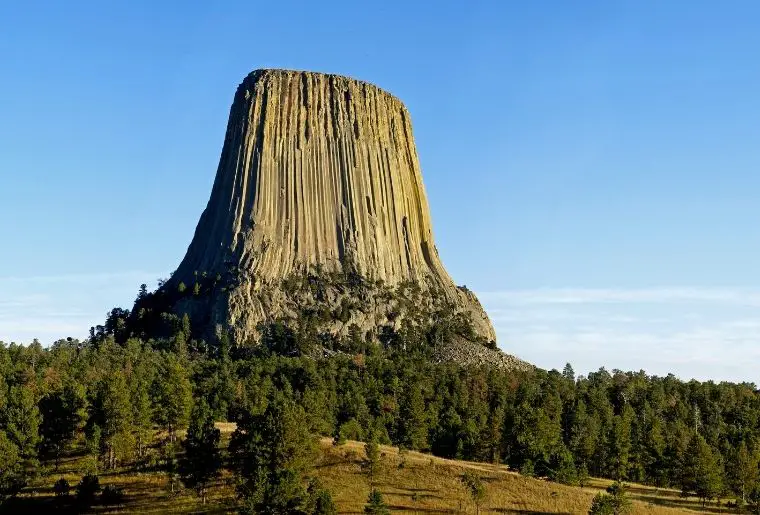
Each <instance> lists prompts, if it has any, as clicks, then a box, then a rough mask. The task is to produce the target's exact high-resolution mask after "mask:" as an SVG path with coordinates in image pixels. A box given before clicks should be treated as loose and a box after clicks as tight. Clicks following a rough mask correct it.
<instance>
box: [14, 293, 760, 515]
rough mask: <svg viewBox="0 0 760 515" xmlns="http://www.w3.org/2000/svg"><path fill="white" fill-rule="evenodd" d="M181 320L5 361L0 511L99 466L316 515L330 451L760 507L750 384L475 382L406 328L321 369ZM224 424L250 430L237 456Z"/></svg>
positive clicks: (487, 372)
mask: <svg viewBox="0 0 760 515" xmlns="http://www.w3.org/2000/svg"><path fill="white" fill-rule="evenodd" d="M141 295H144V292H141ZM173 317H174V318H171V320H170V321H171V324H169V325H167V326H165V327H164V329H162V334H161V335H160V337H155V338H151V337H149V336H150V335H146V334H142V335H141V336H140V337H135V336H131V335H132V334H133V333H134V331H130V329H129V327H128V322H127V320H128V318H129V312H126V311H117V310H114V311H112V312H111V314H109V317H108V321H107V322H106V325H105V326H103V327H99V328H98V329H96V330H93V331H92V333H91V337H90V338H89V339H88V340H86V341H78V340H74V339H71V338H69V339H65V340H60V341H57V342H55V343H54V344H53V345H51V346H50V347H47V348H44V347H42V346H41V345H40V344H39V342H36V341H35V342H33V343H32V344H30V345H26V346H24V345H17V344H10V345H6V344H2V343H0V495H3V496H6V497H8V496H12V495H13V494H14V493H17V492H18V491H19V490H20V489H21V488H23V486H24V484H25V483H26V482H27V481H28V478H29V477H30V476H33V475H34V474H35V473H37V472H36V471H39V470H40V469H41V467H42V465H45V466H47V467H49V468H52V470H53V473H54V471H55V469H56V468H57V465H58V463H59V462H60V460H61V458H62V457H63V456H65V455H67V453H71V452H74V451H75V450H76V451H81V450H82V449H84V452H86V454H87V455H88V456H89V457H90V461H89V463H88V465H87V467H86V468H87V470H82V473H83V475H84V474H91V475H96V474H97V473H98V471H102V470H108V469H114V468H116V467H118V466H122V465H125V464H129V465H130V466H134V467H137V468H146V469H148V468H152V469H159V470H164V471H166V473H167V474H170V475H171V476H172V477H176V478H178V479H181V480H182V481H183V483H185V484H186V485H187V486H190V487H192V488H195V489H196V490H197V491H198V493H199V495H200V496H201V497H202V498H203V499H205V495H206V489H207V487H208V485H209V484H210V482H211V481H213V479H214V478H215V477H217V475H218V473H219V470H220V469H221V468H222V467H227V468H230V469H231V470H234V471H235V473H236V474H237V476H238V478H239V485H238V493H239V495H240V499H241V505H242V506H243V507H244V509H247V510H248V511H250V512H256V511H257V509H259V508H261V506H266V505H276V504H277V503H280V505H281V509H282V512H283V513H286V512H289V511H288V510H295V509H296V507H298V509H303V510H307V508H306V507H307V506H310V507H311V508H309V509H316V508H314V506H317V504H319V505H320V506H322V505H324V506H329V505H330V502H328V500H329V493H327V492H325V491H324V490H323V489H321V487H319V485H317V484H311V485H309V481H308V473H307V471H308V468H309V464H310V463H313V460H314V454H315V445H314V436H315V435H322V436H330V437H332V438H333V439H334V440H335V442H336V443H340V442H342V441H345V440H347V439H353V440H363V441H367V440H369V439H371V440H372V441H376V442H378V443H383V444H392V445H395V446H399V447H400V448H403V449H410V450H419V451H426V452H431V453H433V454H435V455H438V456H442V457H446V458H458V459H466V460H479V461H487V462H494V463H504V464H507V465H509V466H510V467H511V468H513V469H514V470H518V471H520V472H521V473H522V474H525V475H534V476H539V477H546V478H549V479H551V480H553V481H558V482H562V483H567V484H581V485H582V484H584V482H585V481H586V479H587V478H588V477H589V476H596V477H603V478H610V479H613V480H620V481H632V482H640V483H645V484H650V485H656V486H659V487H675V488H679V489H681V490H682V491H683V493H684V494H688V495H696V496H698V497H700V498H701V499H703V500H704V501H706V500H709V499H712V498H715V497H718V496H721V497H725V496H733V497H735V498H736V499H738V500H739V502H741V503H749V504H750V505H751V506H754V507H756V508H757V507H760V395H759V394H758V392H757V391H756V388H755V385H753V384H749V383H740V384H736V383H727V382H722V383H713V382H710V381H708V382H698V381H688V382H685V381H681V380H679V379H678V378H676V377H674V376H673V375H668V376H666V377H657V376H650V375H647V374H646V373H645V372H643V371H640V372H623V371H619V370H612V371H607V370H606V369H604V368H602V369H600V370H598V371H596V372H591V373H589V374H588V375H585V376H583V375H580V376H578V375H576V374H575V372H574V371H573V369H572V367H571V366H570V365H567V366H566V367H565V368H564V370H562V371H557V370H551V371H543V370H539V369H536V370H531V371H502V370H497V369H494V368H488V367H481V368H463V367H460V366H457V365H455V364H446V363H435V362H434V361H433V360H432V359H431V344H430V342H431V338H430V337H429V334H424V333H420V332H419V331H415V330H414V329H413V328H409V327H406V328H402V330H400V331H393V332H388V331H386V332H384V333H383V335H384V337H383V338H382V339H381V340H380V342H379V343H374V344H372V343H369V342H367V341H364V340H361V338H359V337H358V336H357V337H354V338H353V340H354V341H352V342H349V345H348V346H347V347H343V348H344V349H350V352H349V351H345V352H333V353H331V356H330V357H329V358H315V357H313V356H311V355H309V353H308V352H304V350H305V349H308V348H310V346H312V345H315V344H316V343H315V342H312V341H311V340H309V338H310V335H309V334H308V333H301V332H299V331H298V330H294V329H292V328H291V327H289V326H287V325H286V324H282V323H277V324H273V325H272V326H270V327H268V328H264V330H263V331H262V340H261V342H260V345H258V346H254V347H243V348H238V347H233V346H231V345H230V344H229V343H228V341H227V340H226V339H224V338H222V339H220V340H219V341H217V342H215V343H214V344H213V345H209V344H206V343H205V342H202V341H197V340H195V339H194V338H193V332H192V330H191V328H190V323H189V320H187V317H186V316H185V317H182V318H180V317H177V316H174V315H173ZM158 318H162V317H157V316H154V317H153V319H154V320H155V319H158ZM163 318H167V317H163ZM312 336H313V335H312ZM444 336H445V335H444ZM435 339H436V340H440V339H441V335H440V334H436V335H435ZM333 348H336V349H340V348H341V347H340V346H339V345H334V346H333ZM294 349H295V350H298V351H299V352H295V353H294V352H293V350H294ZM215 421H230V422H235V423H236V424H237V430H236V432H235V433H234V434H233V436H232V440H231V442H230V446H229V454H228V455H226V456H223V455H222V453H221V451H220V449H219V431H218V429H216V428H215V427H214V422H215ZM157 430H160V433H161V435H163V440H162V442H161V445H159V446H156V445H152V443H153V440H152V439H153V435H154V434H155V432H156V431H157ZM185 430H186V435H185V436H184V438H179V437H178V435H179V433H180V431H185ZM273 435H274V436H273ZM178 457H180V458H181V459H178ZM83 481H84V479H83ZM89 481H90V482H92V480H89ZM88 485H89V483H88V484H86V485H84V486H85V487H87V488H91V485H89V486H88ZM80 486H81V485H80ZM87 488H84V490H87ZM61 490H66V487H65V485H61ZM112 494H113V493H112ZM319 499H322V501H319ZM320 503H321V504H320ZM325 509H328V508H325ZM290 512H293V511H290ZM304 513H309V511H304Z"/></svg>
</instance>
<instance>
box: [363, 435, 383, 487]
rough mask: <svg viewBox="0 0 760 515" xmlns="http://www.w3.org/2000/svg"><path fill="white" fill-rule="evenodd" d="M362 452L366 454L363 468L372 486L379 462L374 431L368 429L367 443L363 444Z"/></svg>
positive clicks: (378, 451)
mask: <svg viewBox="0 0 760 515" xmlns="http://www.w3.org/2000/svg"><path fill="white" fill-rule="evenodd" d="M364 453H365V454H366V456H367V459H366V460H365V462H364V470H366V471H367V475H368V476H369V484H370V485H371V486H374V484H375V472H376V471H377V467H378V464H379V462H380V447H379V446H378V445H377V437H376V436H375V432H374V431H370V434H369V438H368V439H367V443H365V444H364Z"/></svg>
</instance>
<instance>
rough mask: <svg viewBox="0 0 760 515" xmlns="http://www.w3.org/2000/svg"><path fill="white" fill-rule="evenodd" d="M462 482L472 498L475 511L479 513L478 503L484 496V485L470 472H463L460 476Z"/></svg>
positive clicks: (479, 503) (480, 502)
mask: <svg viewBox="0 0 760 515" xmlns="http://www.w3.org/2000/svg"><path fill="white" fill-rule="evenodd" d="M462 483H464V486H465V488H467V492H468V493H469V494H470V497H471V498H472V502H474V503H475V513H477V514H479V513H480V505H481V504H483V501H484V500H485V498H486V487H485V485H484V484H483V481H482V480H481V479H480V477H479V476H477V475H475V474H473V473H472V472H465V473H464V475H463V476H462Z"/></svg>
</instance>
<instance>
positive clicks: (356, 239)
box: [167, 70, 495, 341]
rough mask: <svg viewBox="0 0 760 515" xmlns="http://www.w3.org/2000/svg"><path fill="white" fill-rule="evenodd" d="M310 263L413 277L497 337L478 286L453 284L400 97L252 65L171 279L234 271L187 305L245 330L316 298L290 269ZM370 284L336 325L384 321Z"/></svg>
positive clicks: (382, 280)
mask: <svg viewBox="0 0 760 515" xmlns="http://www.w3.org/2000/svg"><path fill="white" fill-rule="evenodd" d="M315 269H319V270H320V271H322V272H324V273H326V274H328V275H329V274H335V273H346V272H349V271H350V272H352V273H355V274H356V275H358V276H359V277H361V278H363V279H364V280H366V281H367V282H368V283H369V284H372V285H381V286H382V287H381V288H380V289H383V288H385V289H387V288H391V289H392V288H396V287H398V286H399V285H402V284H407V283H411V284H416V285H418V286H419V288H420V289H421V291H422V292H427V293H425V294H426V295H428V297H431V298H430V299H428V300H430V303H431V305H433V304H436V303H437V302H439V301H444V300H445V301H446V302H448V303H451V304H452V305H454V306H455V307H456V308H457V309H458V310H460V311H464V312H467V313H468V314H470V316H471V318H472V321H473V324H474V328H475V330H476V332H477V334H478V335H480V336H481V337H482V338H484V339H487V340H489V341H494V340H495V334H494V331H493V328H492V326H491V324H490V321H489V320H488V317H487V315H486V314H485V312H484V311H483V309H482V307H481V306H480V304H479V302H478V301H477V299H476V298H475V296H474V295H473V294H472V293H471V292H469V291H467V290H464V289H460V288H457V287H456V286H455V284H454V282H453V281H452V280H451V278H450V277H449V275H448V274H447V272H446V270H445V269H444V267H443V264H442V263H441V260H440V258H439V256H438V251H437V249H436V248H435V244H434V240H433V230H432V225H431V220H430V211H429V208H428V203H427V198H426V196H425V188H424V187H423V184H422V175H421V171H420V165H419V161H418V157H417V151H416V148H415V144H414V138H413V136H412V124H411V119H410V116H409V113H408V111H407V110H406V108H405V107H404V105H403V104H402V103H401V101H399V100H398V99H397V98H395V97H394V96H392V95H390V94H388V93H386V92H384V91H383V90H381V89H379V88H377V87H376V86H373V85H371V84H368V83H366V82H361V81H358V80H354V79H350V78H347V77H342V76H338V75H327V74H321V73H311V72H297V71H285V70H257V71H255V72H253V73H251V74H250V75H248V77H246V78H245V80H244V81H243V82H242V84H240V86H239V87H238V90H237V92H236V94H235V99H234V102H233V104H232V108H231V110H230V117H229V122H228V125H227V133H226V135H225V139H224V146H223V149H222V155H221V158H220V160H219V167H218V169H217V174H216V180H215V182H214V186H213V190H212V192H211V198H210V200H209V202H208V205H207V207H206V209H205V211H204V212H203V214H202V216H201V218H200V222H199V223H198V226H197V228H196V231H195V236H194V237H193V240H192V243H191V244H190V247H189V248H188V251H187V254H186V255H185V258H184V259H183V260H182V263H181V264H180V266H179V268H178V269H177V271H176V272H175V273H174V274H173V276H172V279H171V280H170V281H169V282H168V283H167V287H173V286H176V285H177V284H179V283H180V282H184V283H185V284H192V283H193V282H194V280H195V278H196V277H197V275H196V272H198V273H201V272H205V273H206V274H208V275H209V276H216V275H217V274H218V275H220V276H223V277H228V278H231V279H230V286H229V287H228V288H226V289H225V292H224V293H223V294H216V295H215V298H213V299H210V300H209V301H208V302H206V303H205V304H201V305H199V304H198V303H197V302H196V303H195V304H194V305H191V304H192V303H185V310H187V311H191V312H199V311H203V310H210V312H209V313H207V314H206V315H205V316H207V317H208V318H209V321H210V323H213V324H216V325H217V326H218V327H219V328H222V329H225V328H226V329H230V330H232V331H233V333H234V335H235V338H236V339H238V340H246V339H250V338H251V337H252V336H254V335H255V334H256V327H257V325H258V324H259V323H261V322H264V321H266V320H271V319H274V318H277V317H279V316H282V315H292V314H293V313H292V311H293V310H294V309H295V308H294V306H296V305H302V304H303V302H302V301H304V302H308V299H307V300H304V299H300V300H299V299H294V298H292V297H293V294H291V293H288V292H285V291H284V290H283V288H282V282H283V280H285V279H287V278H289V277H294V276H300V275H304V274H306V273H307V272H309V271H312V270H315ZM328 289H329V293H330V295H331V296H332V299H330V300H325V299H322V300H320V302H325V303H327V304H328V305H329V306H330V307H331V308H332V307H334V306H335V303H336V302H341V301H342V299H343V297H346V296H347V295H348V296H350V293H346V292H343V293H341V289H340V288H328ZM367 291H368V297H367V298H364V299H359V300H360V301H361V304H362V306H361V307H362V308H363V309H355V310H353V311H352V312H351V314H350V321H349V322H348V323H339V324H332V325H331V326H330V327H331V329H330V330H331V331H333V332H336V333H345V329H346V327H347V326H348V324H349V323H356V324H357V325H359V326H360V327H362V328H363V329H365V330H370V329H371V327H372V326H375V327H376V326H377V325H378V324H385V323H388V322H389V320H390V319H389V317H388V309H389V308H388V306H387V305H384V303H383V302H382V301H381V300H379V299H378V298H377V296H378V292H379V291H380V290H379V289H378V288H371V289H369V290H367ZM433 295H436V296H442V298H439V299H435V298H432V296H433ZM312 301H313V302H312V303H316V302H317V301H316V300H315V299H312ZM401 315H402V316H403V313H402V314H401Z"/></svg>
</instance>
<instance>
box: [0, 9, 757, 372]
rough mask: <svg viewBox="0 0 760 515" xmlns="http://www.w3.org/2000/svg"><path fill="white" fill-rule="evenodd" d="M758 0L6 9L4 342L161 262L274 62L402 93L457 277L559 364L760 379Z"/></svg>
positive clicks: (525, 352) (176, 251)
mask: <svg viewBox="0 0 760 515" xmlns="http://www.w3.org/2000/svg"><path fill="white" fill-rule="evenodd" d="M759 25H760V2H756V1H740V0H732V1H730V2H715V1H696V0H690V1H676V0H672V1H668V2H663V1H661V0H657V1H654V0H652V1H642V0H636V1H634V0H632V1H612V2H611V1H608V0H599V1H578V2H566V1H563V0H553V1H549V0H545V1H535V2H517V1H503V0H500V1H492V2H477V1H469V2H446V1H437V2H409V1H390V0H389V1H384V2H375V3H372V4H371V5H370V4H367V3H364V2H341V1H332V2H301V3H299V2H281V3H278V2H253V1H247V2H206V1H203V2H201V1H197V2H196V1H187V0H185V1H183V2H168V1H163V2H154V1H130V2H122V1H114V2H102V1H98V2H96V1H92V2H83V1H76V0H72V1H70V2H58V1H50V2H39V1H34V0H29V1H24V2H2V3H0V178H1V182H0V340H5V341H6V342H8V341H20V342H28V341H29V340H30V339H31V338H33V337H38V338H40V340H41V341H42V342H43V343H46V344H47V343H50V342H51V341H53V340H54V339H56V338H58V337H64V336H68V335H71V336H79V337H82V336H84V335H86V333H87V330H88V328H89V327H90V326H91V325H94V324H96V323H99V322H102V320H103V319H104V317H105V313H106V312H107V311H108V310H109V309H110V308H111V307H113V306H117V305H119V306H124V307H131V302H132V301H133V299H134V297H135V295H136V292H137V289H138V286H139V284H140V283H141V282H148V283H149V284H150V285H151V286H155V280H156V279H157V278H159V277H166V276H167V275H168V274H169V273H170V272H171V271H172V270H173V269H174V268H175V267H176V266H177V265H178V264H179V261H180V259H181V258H182V256H183V255H184V252H185V249H186V247H187V244H188V243H189V241H190V238H191V236H192V233H193V231H194V228H195V224H196V222H197V220H198V217H199V215H200V213H201V211H202V210H203V208H204V207H205V204H206V201H207V199H208V195H209V193H210V189H211V184H212V181H213V178H214V173H215V171H216V166H217V161H218V158H219V153H220V151H221V145H222V141H223V137H224V130H225V125H226V122H227V115H228V110H229V105H230V103H231V101H232V96H233V93H234V91H235V88H236V86H237V85H238V83H239V82H240V81H241V80H242V78H243V77H244V76H245V75H246V74H247V73H248V72H250V71H251V70H253V69H255V68H261V67H283V68H296V69H309V70H315V71H326V72H334V73H341V74H346V75H351V76H354V77H357V78H361V79H364V80H368V81H370V82H374V83H376V84H377V85H379V86H381V87H383V88H385V89H387V90H389V91H391V92H392V93H394V94H395V95H397V96H398V97H400V98H401V99H402V100H403V101H404V102H405V103H406V105H407V106H408V108H409V110H410V112H411V114H412V119H413V123H414V128H415V138H416V141H417V145H418V150H419V154H420V159H421V163H422V168H423V177H424V181H425V185H426V188H427V192H428V199H429V201H430V204H431V210H432V214H433V224H434V229H435V234H436V241H437V246H438V249H439V252H440V254H441V256H442V258H443V260H444V263H445V264H446V266H447V268H448V269H449V272H450V273H451V275H452V276H453V277H454V279H455V280H456V281H457V282H458V283H460V284H466V285H467V286H468V287H470V288H471V289H473V290H475V291H476V292H477V293H478V294H479V295H480V297H481V299H482V301H483V303H484V305H485V306H486V308H487V310H488V312H489V314H490V315H491V318H492V320H493V322H494V324H495V326H496V328H497V333H498V335H499V345H500V346H501V347H502V348H503V349H505V350H507V351H509V352H512V353H514V354H516V355H518V356H520V357H522V358H524V359H527V360H529V361H532V362H534V363H535V364H537V365H539V366H542V367H547V368H553V367H556V368H561V367H562V366H563V365H564V363H565V362H567V361H569V362H571V363H572V364H573V365H574V366H575V369H576V371H578V372H583V373H586V372H588V371H590V370H595V369H596V368H598V367H599V366H602V365H604V366H606V367H607V368H608V369H612V368H620V369H624V370H639V369H645V370H647V371H648V372H651V373H656V374H659V375H662V374H666V373H668V372H674V373H675V374H677V375H679V376H680V377H683V378H690V377H697V378H701V379H705V378H714V379H730V380H748V381H755V382H760V377H759V376H760V373H759V372H758V367H757V364H758V358H760V273H758V272H760V270H759V263H758V256H760V230H758V223H759V222H760V202H758V199H760V145H759V143H760V64H758V59H757V55H758V51H759V50H760V31H758V30H757V27H758V26H759Z"/></svg>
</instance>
